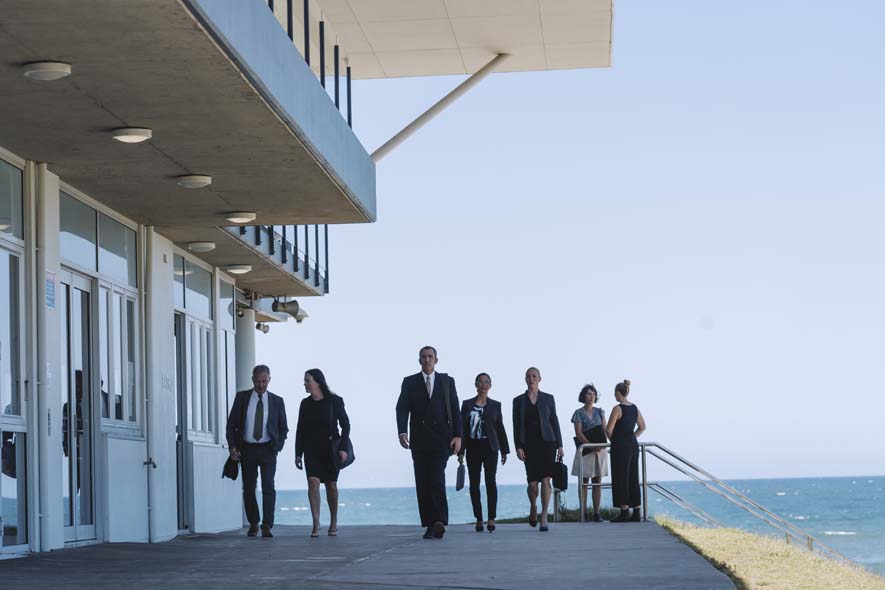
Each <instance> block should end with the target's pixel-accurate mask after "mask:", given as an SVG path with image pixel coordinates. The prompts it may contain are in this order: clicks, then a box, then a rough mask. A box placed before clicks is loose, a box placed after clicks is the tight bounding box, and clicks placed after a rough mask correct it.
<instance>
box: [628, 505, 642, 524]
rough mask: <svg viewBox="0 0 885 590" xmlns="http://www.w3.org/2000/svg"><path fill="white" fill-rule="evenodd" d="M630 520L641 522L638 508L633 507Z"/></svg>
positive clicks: (640, 513)
mask: <svg viewBox="0 0 885 590" xmlns="http://www.w3.org/2000/svg"><path fill="white" fill-rule="evenodd" d="M630 522H642V512H641V511H640V510H639V508H634V509H633V515H632V516H631V517H630Z"/></svg>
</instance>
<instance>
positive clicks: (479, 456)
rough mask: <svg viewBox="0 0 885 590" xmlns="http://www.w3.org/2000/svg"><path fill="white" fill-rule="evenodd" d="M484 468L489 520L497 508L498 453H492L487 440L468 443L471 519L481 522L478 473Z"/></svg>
mask: <svg viewBox="0 0 885 590" xmlns="http://www.w3.org/2000/svg"><path fill="white" fill-rule="evenodd" d="M483 468H485V476H486V477H485V479H486V497H487V498H488V501H489V519H490V520H494V519H495V518H496V516H495V515H496V512H497V507H498V484H497V483H496V482H495V474H496V473H497V471H498V451H493V450H492V448H491V447H490V446H489V441H488V440H485V439H484V440H479V441H470V442H469V443H468V445H467V475H468V476H469V477H470V502H471V503H472V504H473V517H474V518H475V519H477V520H482V496H481V495H480V493H479V472H480V471H481V470H482V469H483Z"/></svg>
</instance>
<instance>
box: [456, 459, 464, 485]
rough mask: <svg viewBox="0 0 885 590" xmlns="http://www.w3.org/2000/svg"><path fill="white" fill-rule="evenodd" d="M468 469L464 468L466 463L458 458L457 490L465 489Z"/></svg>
mask: <svg viewBox="0 0 885 590" xmlns="http://www.w3.org/2000/svg"><path fill="white" fill-rule="evenodd" d="M466 471H467V470H466V469H464V463H463V461H461V459H460V458H459V459H458V474H457V475H456V476H455V491H456V492H460V491H461V490H463V489H464V479H465V476H466Z"/></svg>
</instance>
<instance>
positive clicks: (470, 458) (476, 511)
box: [467, 448, 488, 522]
mask: <svg viewBox="0 0 885 590" xmlns="http://www.w3.org/2000/svg"><path fill="white" fill-rule="evenodd" d="M481 470H482V456H481V455H480V450H479V449H476V448H470V449H468V451H467V476H468V478H469V479H470V503H471V504H472V505H473V518H475V519H476V520H477V522H482V496H481V494H480V492H479V476H480V471H481ZM486 493H488V487H487V488H486Z"/></svg>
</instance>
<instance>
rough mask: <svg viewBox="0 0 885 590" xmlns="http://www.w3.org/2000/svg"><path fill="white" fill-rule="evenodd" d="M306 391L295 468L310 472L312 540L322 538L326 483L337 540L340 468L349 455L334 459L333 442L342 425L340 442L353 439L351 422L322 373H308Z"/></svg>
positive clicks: (332, 529) (331, 529)
mask: <svg viewBox="0 0 885 590" xmlns="http://www.w3.org/2000/svg"><path fill="white" fill-rule="evenodd" d="M304 389H305V391H307V393H309V394H310V395H308V396H307V397H306V398H304V399H303V400H301V407H300V408H299V410H298V427H297V429H296V430H295V467H297V468H298V469H302V467H306V468H307V498H308V500H309V501H310V514H311V516H313V530H311V532H310V536H311V537H318V536H319V530H320V483H324V484H325V485H326V501H327V502H328V504H329V515H330V517H331V519H330V522H329V536H330V537H334V536H335V535H337V534H338V471H339V468H338V465H339V461H340V463H343V462H344V461H345V460H346V459H347V453H346V452H344V451H340V452H339V453H338V455H339V456H338V457H332V438H333V437H335V436H337V435H338V425H341V438H342V440H343V441H346V440H347V437H349V436H350V420H349V419H348V417H347V412H346V411H345V410H344V400H343V399H341V397H339V396H337V395H335V394H334V393H332V392H331V391H330V390H329V386H328V385H327V384H326V377H325V375H323V372H322V371H320V370H319V369H310V370H309V371H307V372H306V373H305V374H304ZM342 446H343V445H342ZM302 455H303V456H304V462H303V463H302V460H301V458H302Z"/></svg>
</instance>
